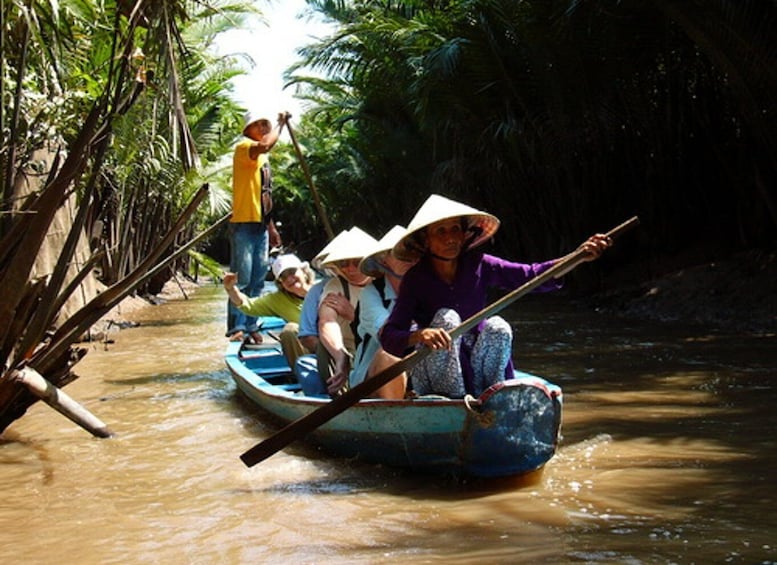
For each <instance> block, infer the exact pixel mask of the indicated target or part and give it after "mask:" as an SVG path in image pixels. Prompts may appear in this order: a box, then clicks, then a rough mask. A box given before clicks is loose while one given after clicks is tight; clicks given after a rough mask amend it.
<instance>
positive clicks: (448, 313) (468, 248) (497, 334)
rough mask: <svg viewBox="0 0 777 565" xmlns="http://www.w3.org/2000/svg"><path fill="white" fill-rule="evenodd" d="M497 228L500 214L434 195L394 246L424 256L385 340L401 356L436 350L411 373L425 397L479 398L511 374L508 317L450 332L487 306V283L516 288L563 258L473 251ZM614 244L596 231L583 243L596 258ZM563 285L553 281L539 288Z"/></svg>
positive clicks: (402, 255) (410, 256)
mask: <svg viewBox="0 0 777 565" xmlns="http://www.w3.org/2000/svg"><path fill="white" fill-rule="evenodd" d="M498 228H499V220H498V219H497V218H496V217H495V216H493V215H491V214H488V213H486V212H481V211H479V210H476V209H474V208H471V207H469V206H466V205H464V204H460V203H458V202H454V201H452V200H449V199H447V198H444V197H442V196H439V195H434V194H433V195H432V196H430V197H429V198H428V199H427V201H426V202H425V203H424V204H423V206H421V208H420V209H419V210H418V212H417V213H416V215H415V217H414V218H413V220H412V221H411V222H410V224H409V226H408V231H407V234H406V235H405V237H403V238H402V239H401V240H400V241H399V242H398V243H397V245H396V246H395V247H394V250H393V252H394V255H396V256H397V257H398V258H399V259H403V260H414V259H418V263H417V264H416V265H415V266H414V267H413V268H411V269H410V270H409V271H408V272H407V274H405V277H404V279H403V281H402V286H401V287H400V291H399V296H398V297H397V301H396V304H395V306H394V309H393V310H392V312H391V315H390V316H389V318H388V320H387V321H386V324H385V325H384V327H383V329H382V331H381V334H380V341H381V344H382V345H383V348H384V349H385V350H386V351H387V352H389V353H391V354H393V355H397V356H404V355H405V354H406V353H407V352H408V350H411V349H413V348H415V347H417V346H420V345H425V346H427V347H429V348H430V349H433V350H435V351H434V352H433V353H432V354H431V355H428V356H427V357H426V358H424V359H423V360H421V361H420V362H419V363H418V364H417V365H416V366H415V367H413V368H412V369H411V370H410V372H409V377H410V381H411V383H412V386H413V389H414V390H415V392H416V393H417V394H419V395H426V394H440V395H444V396H448V397H450V398H462V397H464V395H465V394H471V395H474V396H476V397H477V396H479V395H480V394H481V393H482V392H483V391H484V390H485V389H486V388H488V387H489V386H491V385H492V384H494V383H496V382H500V381H503V380H505V378H511V376H512V370H513V367H512V362H511V352H512V328H511V327H510V324H508V323H507V322H506V321H505V320H504V319H503V318H502V317H500V316H493V317H491V318H488V319H486V320H483V321H482V322H481V323H480V324H479V325H478V326H477V327H476V328H475V329H474V330H472V331H470V332H468V333H466V334H465V335H463V336H462V337H460V338H459V339H456V340H452V339H451V337H450V333H449V332H450V331H452V330H453V329H454V328H455V327H457V326H459V325H460V324H461V321H462V320H466V319H467V318H469V317H471V316H473V315H474V314H477V313H478V312H480V311H481V310H482V309H483V308H485V307H486V305H487V298H488V290H489V289H492V288H498V289H502V290H505V291H510V290H513V289H515V288H518V287H519V286H521V285H523V284H524V283H525V282H526V281H528V280H530V279H532V278H534V277H535V276H537V275H539V274H541V273H542V272H544V271H546V270H547V269H549V268H550V267H552V266H553V265H554V264H555V263H556V262H557V261H558V259H553V260H550V261H545V262H544V263H532V264H523V263H514V262H511V261H505V260H504V259H500V258H498V257H494V256H493V255H488V254H485V253H482V252H480V251H477V250H475V248H476V247H477V246H479V245H480V244H482V243H483V242H485V241H486V240H488V239H490V238H491V237H492V236H493V235H494V233H495V232H496V230H497V229H498ZM610 244H611V242H610V241H609V239H608V238H606V237H605V236H604V235H601V234H597V235H594V236H592V237H591V238H589V239H588V240H587V241H585V242H584V243H583V244H582V246H581V248H582V249H584V250H585V251H587V252H588V254H589V258H590V259H589V260H593V259H596V258H597V257H599V255H601V253H602V251H604V249H606V248H607V247H609V245H610ZM559 286H560V284H559V282H558V281H556V280H553V281H551V282H549V283H545V284H543V285H541V286H540V287H538V289H537V291H538V292H546V291H550V290H555V289H557V288H558V287H559ZM416 328H417V329H416Z"/></svg>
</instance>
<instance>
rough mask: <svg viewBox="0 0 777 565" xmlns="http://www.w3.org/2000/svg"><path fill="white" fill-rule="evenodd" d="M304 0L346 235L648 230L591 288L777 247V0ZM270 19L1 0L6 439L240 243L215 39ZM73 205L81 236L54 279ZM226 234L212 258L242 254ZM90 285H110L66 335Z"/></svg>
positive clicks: (311, 92)
mask: <svg viewBox="0 0 777 565" xmlns="http://www.w3.org/2000/svg"><path fill="white" fill-rule="evenodd" d="M307 4H308V6H309V8H310V10H312V11H315V12H317V13H318V14H320V15H322V16H323V17H325V18H327V19H329V20H330V21H332V22H335V23H336V31H335V33H334V34H333V35H332V36H331V37H328V38H324V39H322V40H320V41H319V42H317V43H313V44H311V45H308V46H306V47H305V48H303V49H301V51H300V59H299V63H298V64H297V65H295V66H294V67H292V68H290V69H289V70H288V73H287V80H288V85H289V88H296V89H297V92H298V94H299V96H302V97H303V98H304V99H305V100H306V104H307V105H306V111H305V113H304V115H303V116H295V117H294V122H293V123H294V127H295V131H296V133H297V138H298V140H299V142H300V145H301V146H302V148H303V151H304V153H305V155H306V159H307V162H308V163H309V166H310V170H311V172H312V175H313V178H314V179H315V185H316V187H317V188H318V191H319V192H320V194H321V199H322V201H323V204H324V207H325V209H326V210H327V213H328V215H329V218H330V221H331V223H332V225H333V226H334V228H335V231H339V230H340V229H344V228H348V227H350V226H352V225H359V226H360V227H362V228H364V229H365V230H367V231H368V232H370V233H372V234H373V235H375V236H380V235H381V234H382V233H383V232H384V231H385V230H387V229H388V228H389V227H391V226H392V225H393V224H395V223H406V222H407V221H408V220H409V219H410V217H411V215H412V213H413V211H414V210H415V209H416V208H417V206H418V205H419V204H420V203H421V202H422V201H423V200H424V199H425V198H426V197H427V196H428V194H429V193H430V192H438V193H442V194H445V195H448V196H451V197H453V198H457V199H460V200H462V201H465V202H467V203H469V204H471V205H473V206H476V207H479V208H482V209H485V210H488V211H491V212H493V213H495V214H497V215H498V216H499V217H500V218H501V220H502V222H503V223H502V228H501V229H500V232H499V233H498V237H497V238H496V240H495V245H494V247H493V250H494V251H495V252H498V253H500V254H504V255H505V256H507V257H511V258H515V259H523V260H540V259H545V258H548V257H551V256H557V255H559V254H561V253H564V252H567V251H569V250H571V249H573V248H574V247H575V246H576V245H577V243H579V241H580V240H581V239H583V238H584V237H585V236H587V235H589V234H590V233H592V232H594V231H604V230H606V229H608V228H610V227H612V226H614V225H615V224H617V223H620V222H621V221H622V220H624V219H626V218H628V217H630V216H632V215H639V216H640V218H641V220H642V227H641V228H640V230H639V232H638V233H635V235H634V237H633V238H632V239H631V241H630V243H629V244H628V245H624V246H623V247H622V248H621V250H620V251H619V252H616V253H613V254H612V259H610V260H604V261H602V262H601V265H597V269H599V270H601V271H607V270H608V269H614V265H615V264H616V263H617V265H618V269H619V270H621V271H623V272H627V271H626V270H623V269H622V267H623V264H624V263H628V262H633V263H635V264H636V265H638V268H636V269H635V270H631V271H630V272H631V273H632V274H631V276H633V277H635V278H636V277H640V278H645V277H652V276H657V275H660V274H662V273H663V272H666V271H668V270H670V269H672V268H677V267H679V266H683V265H687V264H694V263H695V262H703V261H710V260H713V259H717V258H721V257H726V256H728V255H731V254H734V253H736V252H739V251H743V250H753V249H756V250H765V251H766V252H773V250H774V248H775V241H776V240H777V196H775V191H774V186H775V181H776V180H777V178H776V177H777V175H776V174H775V173H776V172H777V171H776V168H777V161H776V160H775V155H777V152H776V151H775V149H777V143H776V141H777V140H776V139H775V128H774V123H775V96H774V92H775V91H777V65H776V64H775V42H774V41H773V39H772V38H773V29H774V28H775V24H777V4H776V3H775V2H774V1H773V0H707V1H704V2H701V1H698V2H686V1H680V0H649V1H639V2H638V1H635V0H448V1H445V0H411V1H404V2H403V1H399V2H397V1H390V0H383V1H370V0H362V1H334V0H308V2H307ZM263 5H264V4H263V3H262V2H256V3H251V2H247V1H244V2H237V1H234V2H233V1H229V0H210V1H209V0H154V1H150V0H135V1H133V0H117V1H111V0H109V1H104V2H97V1H95V0H59V1H54V0H49V1H44V0H2V2H1V3H0V17H2V21H0V28H1V29H2V38H1V39H0V54H1V55H2V56H1V57H0V79H1V80H2V82H1V83H0V89H1V90H0V97H1V98H2V114H1V115H0V126H1V127H2V132H3V135H2V144H0V171H2V172H1V173H0V175H1V177H0V185H2V207H0V285H2V288H3V289H4V291H3V293H4V297H3V300H2V304H1V305H0V325H2V327H3V328H4V335H3V337H2V339H0V358H2V359H3V360H4V368H3V374H2V376H0V407H4V410H3V411H2V413H0V430H1V429H3V428H4V427H5V426H6V425H7V424H8V423H9V422H10V421H12V420H13V419H15V418H16V417H18V416H19V415H20V414H21V413H23V411H24V409H25V407H26V406H27V405H29V403H30V402H32V401H33V399H32V398H31V397H30V396H29V395H28V394H26V393H25V392H24V391H23V390H20V388H19V387H18V386H17V385H16V384H15V383H14V382H13V379H11V375H12V374H13V371H14V370H15V369H17V368H19V367H22V366H31V367H33V368H35V369H36V370H37V371H39V372H40V373H41V374H42V375H44V376H45V377H46V378H48V379H49V380H50V381H51V382H53V383H54V384H58V385H62V384H66V383H67V382H69V381H70V380H72V379H73V378H75V376H74V375H73V373H72V371H71V368H72V367H73V366H74V365H75V363H76V362H77V360H78V359H79V358H80V355H82V354H83V352H82V351H81V350H78V349H75V348H74V346H73V344H74V343H76V341H77V339H78V337H79V335H80V334H81V333H83V331H84V329H85V328H87V327H88V326H89V325H90V324H91V323H93V322H94V321H95V320H96V319H98V318H99V316H101V315H102V314H104V313H105V312H106V311H107V310H108V309H109V308H110V307H111V306H112V305H114V304H116V303H117V302H118V301H119V300H120V299H121V298H122V297H123V296H126V295H127V294H128V293H131V292H155V291H156V290H157V289H158V288H160V287H161V284H162V283H163V282H164V280H166V279H167V278H169V277H170V276H171V273H172V272H173V267H172V266H169V265H167V264H165V263H164V262H165V261H171V260H172V261H174V262H175V266H176V268H181V267H185V266H186V263H187V261H188V260H187V255H186V254H185V253H184V252H183V251H185V249H182V246H183V245H185V244H186V242H191V241H192V238H193V237H195V234H198V233H202V232H204V231H205V230H207V229H208V228H209V227H212V226H214V225H216V226H219V225H221V226H223V223H221V224H219V222H223V216H224V214H225V213H226V212H228V210H229V159H228V156H229V155H230V153H231V146H232V144H233V143H234V141H235V140H236V135H237V134H238V132H239V131H240V129H241V124H242V119H243V113H244V111H245V109H244V108H240V107H239V106H238V105H237V104H236V103H235V102H234V101H233V100H232V98H231V87H230V85H229V79H230V78H231V77H232V76H235V75H236V74H238V73H240V72H243V71H241V66H240V65H241V61H240V58H239V57H224V58H217V57H214V56H213V55H212V50H211V49H210V46H211V45H212V43H213V41H214V38H215V37H216V35H217V34H218V33H219V32H220V31H222V30H225V29H228V28H230V27H234V26H241V25H244V24H245V22H246V19H245V18H246V16H247V15H249V14H252V13H255V12H256V11H257V9H258V10H261V7H262V6H263ZM255 33H256V34H261V33H262V29H261V28H259V29H256V30H255ZM267 56H271V54H268V55H267ZM279 110H282V109H279ZM273 164H274V170H275V179H276V208H277V210H278V212H277V216H278V219H279V220H280V221H282V223H283V226H284V227H283V235H284V239H285V241H286V243H287V244H289V245H290V246H291V247H294V248H297V249H298V251H299V252H300V254H301V255H303V256H305V257H309V256H311V255H312V254H314V253H315V252H316V251H317V250H318V249H320V247H321V246H322V245H323V244H324V243H325V233H324V230H323V229H322V224H321V219H320V218H319V217H318V214H317V210H316V208H315V206H314V199H313V198H312V195H311V191H310V188H309V186H308V184H307V183H306V180H305V177H304V174H303V171H302V169H301V167H300V163H299V161H298V160H297V158H296V157H295V154H294V151H293V149H292V147H291V146H290V145H288V144H279V146H278V147H276V149H275V150H274V151H273ZM205 184H207V185H208V189H207V190H205V189H202V188H201V187H202V186H203V185H205ZM201 202H205V203H206V204H202V205H201ZM65 206H68V207H69V209H71V210H72V214H71V216H70V218H71V219H70V221H71V228H72V229H70V230H69V232H68V233H66V234H65V236H66V237H64V238H63V241H62V244H61V252H60V253H59V259H58V261H57V262H56V266H55V268H54V269H53V272H51V273H49V272H46V273H41V272H38V271H36V269H35V266H34V264H35V260H36V258H37V257H38V255H39V250H40V249H42V248H43V247H44V246H45V242H46V240H47V233H49V235H50V231H51V230H50V228H51V226H52V225H53V222H54V217H55V214H56V213H57V211H58V210H61V209H62V208H63V207H65ZM213 233H214V234H215V235H213V236H210V239H209V245H208V246H205V245H204V242H205V240H203V243H202V244H200V248H201V249H204V250H207V251H208V252H209V253H210V254H212V255H214V256H215V257H216V258H217V259H220V260H222V261H223V260H224V258H225V255H224V253H223V231H222V232H219V231H218V230H216V231H214V232H213ZM83 239H85V240H86V243H85V247H86V250H87V252H86V256H84V257H81V256H80V255H79V254H78V253H77V250H78V249H79V248H80V247H79V240H83ZM219 241H221V242H222V245H219ZM173 253H175V254H176V255H172V254H173ZM93 271H95V272H96V273H97V274H98V276H99V278H100V280H101V281H102V282H103V283H104V284H105V285H107V286H108V290H107V291H106V292H103V293H102V294H100V295H98V296H97V297H96V298H95V299H93V300H92V301H89V302H87V303H86V304H85V305H83V307H82V308H81V309H80V310H78V311H77V312H76V313H75V314H72V315H69V316H67V317H66V319H60V318H61V316H59V314H60V311H61V308H62V306H63V304H64V303H65V302H66V300H67V299H68V298H69V297H70V296H71V295H73V294H74V293H75V288H76V286H77V282H78V281H80V280H83V279H85V278H86V277H87V275H88V274H90V273H92V272H93ZM590 272H591V273H593V274H595V273H596V272H597V271H596V270H591V271H590ZM595 285H596V280H593V279H592V280H589V281H586V283H585V285H584V286H586V287H591V288H592V287H594V286H595Z"/></svg>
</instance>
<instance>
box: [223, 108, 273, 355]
mask: <svg viewBox="0 0 777 565" xmlns="http://www.w3.org/2000/svg"><path fill="white" fill-rule="evenodd" d="M287 118H288V114H287V113H285V112H284V113H281V114H278V122H277V123H276V125H275V126H274V127H273V125H272V123H271V122H270V120H268V119H266V118H256V117H255V116H249V117H248V118H247V120H246V126H245V128H244V129H243V135H244V136H245V138H244V139H243V140H241V141H240V142H239V143H238V144H237V146H236V147H235V152H234V155H233V157H232V218H231V219H230V224H229V240H230V262H229V268H230V271H232V272H233V273H236V274H237V279H238V288H239V290H240V291H241V292H243V293H244V294H245V295H246V296H249V297H253V296H258V295H259V294H260V293H261V292H262V289H263V288H264V280H265V277H266V276H267V269H268V268H269V263H270V258H269V249H270V246H271V245H272V246H273V247H276V246H280V245H281V238H280V234H279V233H278V230H276V229H275V224H274V223H273V221H272V218H270V211H271V207H272V193H271V190H272V186H271V184H270V166H269V159H268V153H269V152H270V150H271V149H272V148H273V146H274V145H275V143H276V142H277V141H278V137H279V136H280V133H281V128H283V125H284V124H285V123H286V119H287ZM227 304H228V305H227V336H228V337H229V338H230V339H232V340H243V339H252V340H254V341H260V340H261V337H260V335H259V333H258V332H257V331H256V330H257V325H256V317H253V316H248V315H246V314H244V313H243V312H241V311H240V310H238V309H237V308H236V307H235V306H234V305H233V304H231V303H229V302H228V303H227Z"/></svg>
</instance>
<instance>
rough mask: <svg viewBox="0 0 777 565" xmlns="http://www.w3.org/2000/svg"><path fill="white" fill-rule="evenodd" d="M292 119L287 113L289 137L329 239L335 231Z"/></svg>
mask: <svg viewBox="0 0 777 565" xmlns="http://www.w3.org/2000/svg"><path fill="white" fill-rule="evenodd" d="M290 119H291V115H290V114H288V113H287V114H286V129H287V130H289V137H291V143H292V145H294V151H295V153H297V159H299V164H300V165H302V172H303V173H304V174H305V180H307V181H308V186H309V187H310V192H311V193H313V202H315V204H316V209H317V210H318V215H319V216H321V223H323V224H324V231H326V235H327V237H328V238H329V239H332V238H333V237H334V236H335V232H334V231H332V225H331V224H330V223H329V216H327V215H326V210H324V205H323V204H322V203H321V198H319V196H318V190H317V189H316V185H315V184H313V177H312V176H311V174H310V169H309V168H308V162H307V161H306V160H305V157H304V155H302V150H301V149H300V148H299V144H298V143H297V138H296V136H295V135H294V130H293V129H291V122H290V121H289V120H290Z"/></svg>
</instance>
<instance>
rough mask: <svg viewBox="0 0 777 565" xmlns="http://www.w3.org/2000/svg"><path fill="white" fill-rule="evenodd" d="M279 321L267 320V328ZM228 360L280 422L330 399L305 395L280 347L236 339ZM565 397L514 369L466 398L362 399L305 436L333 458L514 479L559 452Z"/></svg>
mask: <svg viewBox="0 0 777 565" xmlns="http://www.w3.org/2000/svg"><path fill="white" fill-rule="evenodd" d="M281 324H282V320H279V319H273V318H268V319H266V320H265V324H264V326H263V329H265V330H273V329H277V328H278V326H280V325H281ZM268 341H269V340H268ZM225 359H226V364H227V366H228V367H229V369H230V371H231V373H232V376H233V378H234V380H235V383H236V384H237V387H238V389H239V390H240V391H241V392H242V393H244V394H245V395H246V396H247V397H248V398H249V399H251V400H252V401H253V402H254V403H256V404H257V405H258V406H259V407H261V408H262V409H263V410H265V411H266V412H268V413H270V414H272V415H273V416H274V417H275V418H277V419H279V420H280V421H281V422H284V423H287V422H291V421H293V420H296V419H298V418H301V417H303V416H306V415H307V414H310V413H311V412H312V411H314V410H316V409H318V408H320V407H321V406H322V405H324V404H325V403H327V402H328V401H329V400H328V399H327V398H317V397H308V396H304V395H303V394H302V392H301V391H300V390H299V386H298V385H296V384H294V383H293V378H292V376H291V370H290V368H289V367H288V365H287V364H286V361H285V358H284V356H283V353H282V352H281V349H280V345H278V344H277V343H275V342H270V343H267V344H266V345H264V346H262V347H261V348H260V349H255V350H250V351H246V350H245V349H243V348H242V347H241V344H240V343H236V342H232V343H230V344H229V345H228V346H227V351H226V356H225ZM561 399H562V394H561V389H560V388H559V387H557V386H556V385H553V384H551V383H549V382H548V381H546V380H544V379H541V378H539V377H536V376H533V375H530V374H527V373H521V372H516V373H515V378H514V379H511V380H508V381H505V382H504V383H499V384H497V385H495V386H493V387H491V388H490V389H488V390H487V391H485V392H484V393H483V394H482V395H481V396H480V398H478V399H470V400H468V401H467V400H451V399H447V398H442V397H432V398H419V399H413V400H379V399H365V400H362V401H360V402H359V403H357V404H356V405H354V406H352V407H350V408H349V409H347V410H346V411H344V412H342V413H341V414H339V415H337V416H336V417H335V418H333V419H332V420H330V421H329V422H327V423H326V424H324V425H323V426H321V427H320V428H318V429H317V430H316V431H315V432H312V433H311V434H310V436H309V437H308V439H309V440H311V441H313V442H315V443H317V444H319V445H321V446H323V447H324V448H325V449H326V450H327V451H329V452H331V453H333V454H336V455H341V456H345V457H358V458H360V459H362V460H364V461H369V462H373V463H381V464H385V465H389V466H394V467H404V468H409V469H413V470H416V471H422V472H431V473H443V474H454V475H462V476H473V477H508V476H516V475H522V474H525V473H529V472H532V471H536V470H538V469H540V468H542V466H543V465H544V464H545V463H546V462H547V461H548V460H550V458H551V457H553V455H554V454H555V452H556V448H557V445H558V438H559V430H560V426H561V408H562V402H561Z"/></svg>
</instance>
